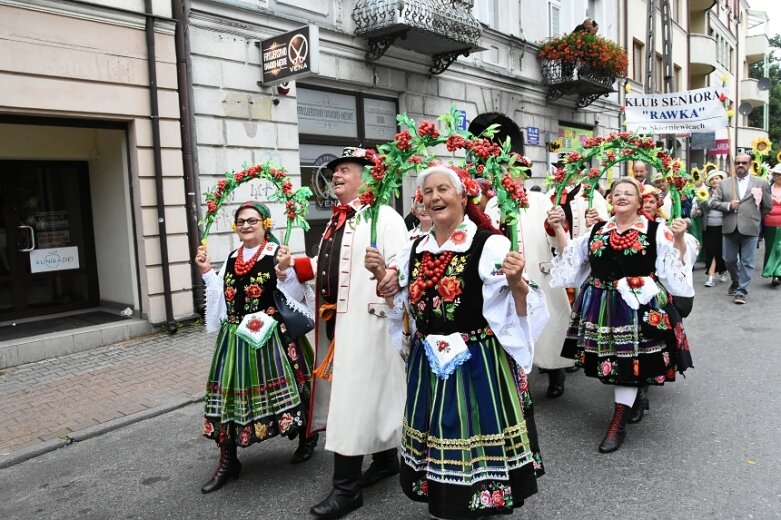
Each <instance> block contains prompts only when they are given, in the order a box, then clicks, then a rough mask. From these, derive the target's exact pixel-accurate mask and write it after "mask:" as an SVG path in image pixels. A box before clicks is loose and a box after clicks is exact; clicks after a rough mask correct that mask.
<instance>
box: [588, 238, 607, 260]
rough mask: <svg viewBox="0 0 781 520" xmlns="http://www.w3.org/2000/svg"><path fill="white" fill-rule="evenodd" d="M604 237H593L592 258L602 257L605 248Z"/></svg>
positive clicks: (605, 241)
mask: <svg viewBox="0 0 781 520" xmlns="http://www.w3.org/2000/svg"><path fill="white" fill-rule="evenodd" d="M605 237H606V235H594V239H593V240H592V241H591V246H590V249H591V254H592V255H594V256H602V252H603V251H604V250H605V247H607V240H606V239H605Z"/></svg>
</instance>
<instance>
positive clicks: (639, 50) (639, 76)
mask: <svg viewBox="0 0 781 520" xmlns="http://www.w3.org/2000/svg"><path fill="white" fill-rule="evenodd" d="M644 60H645V45H643V43H642V42H639V41H637V40H635V41H634V42H632V79H633V80H635V81H637V82H638V83H643V61H644Z"/></svg>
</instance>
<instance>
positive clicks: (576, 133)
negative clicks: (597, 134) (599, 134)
mask: <svg viewBox="0 0 781 520" xmlns="http://www.w3.org/2000/svg"><path fill="white" fill-rule="evenodd" d="M589 137H594V130H587V129H585V128H577V127H574V126H564V125H559V137H558V139H557V141H558V142H559V143H560V144H561V147H560V148H559V149H558V151H559V152H574V151H576V150H578V149H580V147H581V146H583V143H584V142H585V141H586V139H587V138H589Z"/></svg>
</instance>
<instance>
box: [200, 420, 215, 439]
mask: <svg viewBox="0 0 781 520" xmlns="http://www.w3.org/2000/svg"><path fill="white" fill-rule="evenodd" d="M212 433H214V425H213V424H212V423H210V422H209V420H208V419H207V420H205V421H203V434H204V435H206V436H207V437H210V436H211V434H212Z"/></svg>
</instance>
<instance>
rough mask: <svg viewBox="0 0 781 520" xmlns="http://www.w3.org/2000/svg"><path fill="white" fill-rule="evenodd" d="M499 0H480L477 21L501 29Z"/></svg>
mask: <svg viewBox="0 0 781 520" xmlns="http://www.w3.org/2000/svg"><path fill="white" fill-rule="evenodd" d="M498 1H499V0H479V1H478V2H477V19H478V20H480V21H481V22H483V23H484V24H486V25H487V26H489V27H492V28H494V29H498V28H499V24H500V22H499V7H498V5H497V4H498Z"/></svg>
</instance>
